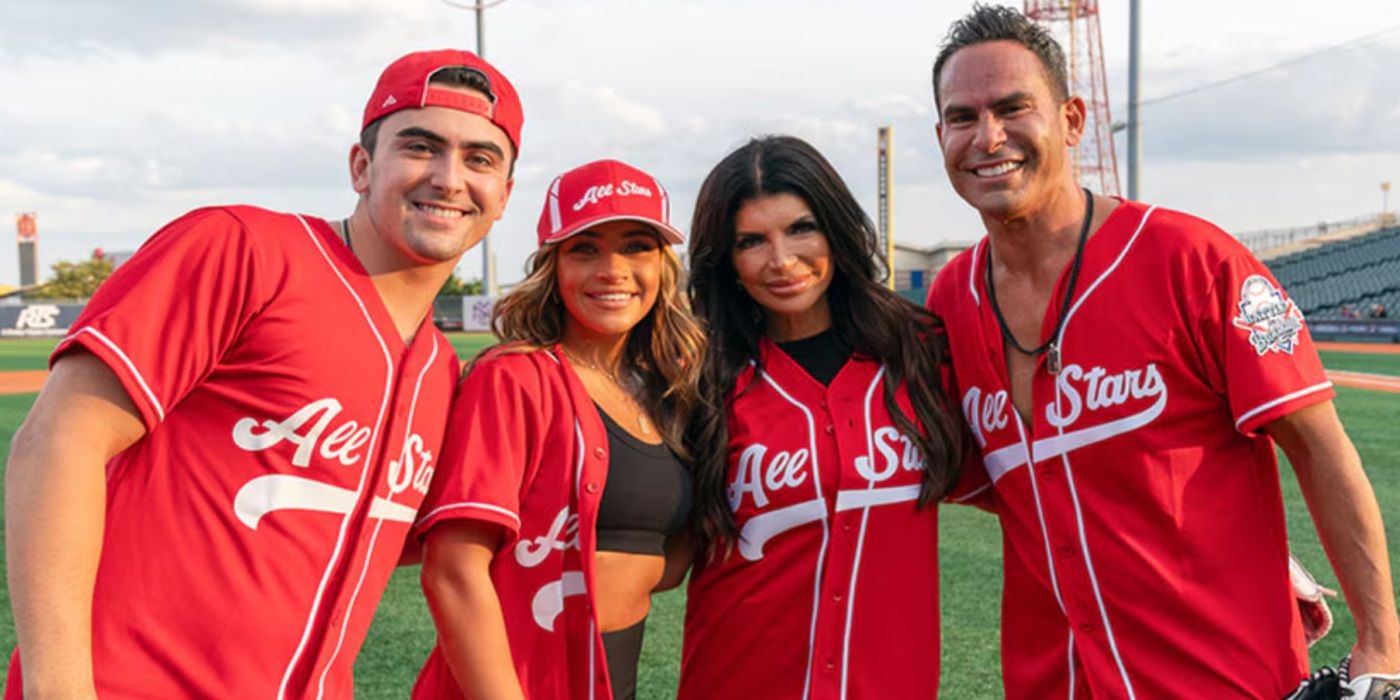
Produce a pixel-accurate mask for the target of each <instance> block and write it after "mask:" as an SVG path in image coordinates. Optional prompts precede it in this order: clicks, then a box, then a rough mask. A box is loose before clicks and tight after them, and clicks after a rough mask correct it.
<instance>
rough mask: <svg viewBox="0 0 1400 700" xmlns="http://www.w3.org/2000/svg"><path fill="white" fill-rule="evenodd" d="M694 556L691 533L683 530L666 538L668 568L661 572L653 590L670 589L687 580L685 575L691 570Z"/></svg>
mask: <svg viewBox="0 0 1400 700" xmlns="http://www.w3.org/2000/svg"><path fill="white" fill-rule="evenodd" d="M693 558H694V552H693V551H692V548H691V546H690V534H689V533H687V532H685V531H681V532H679V533H676V534H674V535H672V536H670V537H669V538H667V539H666V569H665V571H664V572H663V573H662V574H661V580H660V581H658V582H657V583H656V587H654V588H652V589H651V590H652V592H654V593H655V592H659V591H669V590H671V589H672V588H675V587H676V586H679V585H681V582H682V581H684V580H685V575H686V574H687V573H689V572H690V565H691V562H692V560H693Z"/></svg>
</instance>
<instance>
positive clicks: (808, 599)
mask: <svg viewBox="0 0 1400 700" xmlns="http://www.w3.org/2000/svg"><path fill="white" fill-rule="evenodd" d="M761 361H762V366H763V371H762V372H758V371H755V370H754V369H752V368H751V369H749V370H748V371H746V372H745V373H744V374H743V375H741V376H740V377H739V380H738V382H737V386H736V387H735V390H734V393H733V394H732V396H734V397H735V398H734V399H733V403H732V404H731V410H730V414H729V417H728V425H729V450H728V452H729V470H728V480H729V503H730V506H731V507H732V508H733V510H734V517H735V520H736V522H737V525H738V527H739V538H738V542H737V544H736V546H735V547H734V549H733V550H732V551H730V552H728V553H727V555H726V556H725V557H724V559H723V560H721V561H718V562H709V563H706V564H705V565H704V566H701V567H699V568H697V569H696V571H695V572H694V573H693V574H692V575H691V578H690V588H689V593H688V598H687V601H686V616H685V639H684V650H683V655H682V662H681V681H680V697H681V698H682V699H683V700H691V699H694V700H702V699H708V698H929V697H934V696H935V695H937V694H938V663H939V654H938V650H939V646H938V641H939V627H938V513H937V509H936V508H935V507H934V506H932V505H930V506H926V507H924V508H917V507H916V502H917V499H918V496H919V488H920V484H921V483H922V480H923V472H924V458H923V455H922V453H920V451H919V450H918V448H917V447H916V446H915V445H914V443H913V442H912V441H910V440H909V438H908V437H907V436H905V435H904V434H902V433H900V431H899V429H898V428H897V427H896V426H895V424H894V420H893V419H892V418H891V416H890V415H889V412H888V411H887V410H886V408H885V401H884V390H885V383H884V377H885V369H884V367H883V366H882V365H881V364H879V363H878V362H876V361H874V360H871V359H868V358H864V357H861V356H859V355H857V356H855V357H853V358H852V359H851V360H850V361H848V362H847V363H846V365H845V366H844V367H842V369H841V371H840V372H839V373H838V374H837V375H836V377H835V378H834V379H833V380H832V382H831V385H830V386H829V387H827V386H822V384H821V383H819V382H818V381H816V380H815V379H813V378H812V377H811V376H810V375H808V374H807V373H806V372H805V371H804V370H803V369H802V368H801V367H800V366H799V365H798V364H797V362H796V361H794V360H793V359H792V358H791V357H789V356H788V355H787V354H786V353H784V352H783V351H782V350H781V349H779V348H778V347H777V346H776V345H774V344H772V343H770V342H768V341H764V343H763V345H762V349H761ZM896 398H897V401H898V404H899V406H900V407H901V408H902V409H903V410H904V412H905V414H906V415H909V416H912V415H914V413H913V409H912V406H911V405H910V403H909V399H908V396H907V394H906V392H905V390H904V388H903V387H900V388H899V389H898V390H897V392H896Z"/></svg>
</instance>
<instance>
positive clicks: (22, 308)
mask: <svg viewBox="0 0 1400 700" xmlns="http://www.w3.org/2000/svg"><path fill="white" fill-rule="evenodd" d="M82 310H83V305H82V304H16V305H14V306H0V338H42V337H51V338H61V337H63V336H65V335H68V329H69V327H71V326H72V325H73V322H74V321H76V320H78V314H79V313H80V312H81V311H82Z"/></svg>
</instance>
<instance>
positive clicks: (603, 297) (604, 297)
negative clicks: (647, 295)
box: [593, 294, 632, 301]
mask: <svg viewBox="0 0 1400 700" xmlns="http://www.w3.org/2000/svg"><path fill="white" fill-rule="evenodd" d="M593 298H594V299H597V300H598V301H627V300H628V299H631V298H632V295H631V294H595V295H593Z"/></svg>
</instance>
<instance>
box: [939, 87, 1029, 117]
mask: <svg viewBox="0 0 1400 700" xmlns="http://www.w3.org/2000/svg"><path fill="white" fill-rule="evenodd" d="M1034 99H1035V95H1032V94H1031V93H1029V92H1026V91H1024V90H1020V91H1017V92H1013V93H1011V94H1010V95H1007V96H1005V97H1001V98H998V99H997V100H996V101H994V102H992V109H1002V108H1005V107H1010V106H1011V105H1013V104H1016V103H1017V102H1025V101H1027V100H1034ZM975 111H976V110H975V109H973V108H972V107H971V106H969V105H960V104H957V103H954V102H950V103H948V104H946V105H943V114H944V116H947V115H949V114H962V113H965V112H975Z"/></svg>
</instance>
